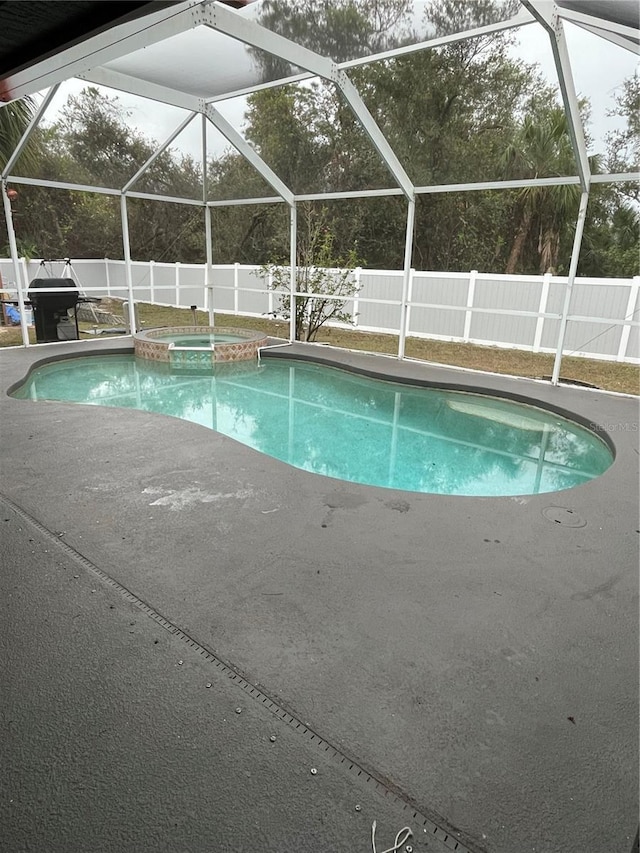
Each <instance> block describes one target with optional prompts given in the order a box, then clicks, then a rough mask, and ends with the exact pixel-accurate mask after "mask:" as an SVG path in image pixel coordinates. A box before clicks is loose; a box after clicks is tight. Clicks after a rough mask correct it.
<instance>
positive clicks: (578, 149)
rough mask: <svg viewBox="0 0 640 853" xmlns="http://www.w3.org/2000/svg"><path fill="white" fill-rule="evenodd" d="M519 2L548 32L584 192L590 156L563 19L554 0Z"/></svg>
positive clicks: (587, 181)
mask: <svg viewBox="0 0 640 853" xmlns="http://www.w3.org/2000/svg"><path fill="white" fill-rule="evenodd" d="M520 2H521V3H522V4H523V5H524V6H525V7H526V8H527V9H528V10H529V11H530V12H531V14H532V15H533V16H534V18H535V19H536V20H537V21H538V22H539V23H540V24H542V26H543V27H544V29H545V30H546V31H547V33H548V35H549V41H550V43H551V51H552V53H553V61H554V63H555V66H556V72H557V74H558V84H559V86H560V92H561V94H562V100H563V103H564V108H565V112H566V114H567V119H568V124H569V136H570V138H571V144H572V145H573V152H574V155H575V158H576V165H577V168H578V174H579V176H580V187H581V189H582V191H583V192H587V191H588V189H589V182H590V180H591V169H590V168H589V157H588V155H587V145H586V142H585V139H584V129H583V126H582V117H581V115H580V108H579V106H578V98H577V95H576V89H575V85H574V82H573V73H572V71H571V60H570V58H569V51H568V48H567V40H566V37H565V34H564V28H563V25H562V20H561V18H560V15H559V8H558V6H557V5H556V4H555V3H554V2H553V0H520Z"/></svg>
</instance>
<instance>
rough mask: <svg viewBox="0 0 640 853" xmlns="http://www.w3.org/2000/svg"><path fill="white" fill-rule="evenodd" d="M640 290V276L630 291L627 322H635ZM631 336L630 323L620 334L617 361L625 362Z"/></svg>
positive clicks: (634, 280)
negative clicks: (639, 290)
mask: <svg viewBox="0 0 640 853" xmlns="http://www.w3.org/2000/svg"><path fill="white" fill-rule="evenodd" d="M639 288H640V275H636V276H634V277H633V280H632V282H631V288H630V290H629V299H628V300H627V309H626V311H625V312H624V319H625V320H633V317H634V315H635V313H636V304H637V302H638V289H639ZM630 335H631V326H630V325H629V324H628V323H625V325H624V326H623V327H622V332H621V333H620V345H619V347H618V355H617V356H616V361H624V359H625V356H626V355H627V347H628V346H629V337H630Z"/></svg>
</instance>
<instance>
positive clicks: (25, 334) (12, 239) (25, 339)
mask: <svg viewBox="0 0 640 853" xmlns="http://www.w3.org/2000/svg"><path fill="white" fill-rule="evenodd" d="M2 204H3V205H4V215H5V219H6V220H7V233H8V235H9V248H10V251H11V260H12V262H13V274H14V277H15V280H16V288H17V290H18V310H19V311H20V331H21V332H22V343H23V345H24V346H25V347H28V346H29V329H28V328H27V318H26V317H25V311H24V295H23V290H22V283H21V278H22V275H21V270H20V259H19V258H18V244H17V243H16V232H15V231H14V228H13V214H12V213H11V200H10V198H9V195H8V193H7V184H6V182H5V181H2Z"/></svg>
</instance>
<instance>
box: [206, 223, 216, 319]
mask: <svg viewBox="0 0 640 853" xmlns="http://www.w3.org/2000/svg"><path fill="white" fill-rule="evenodd" d="M204 233H205V243H206V246H205V248H206V253H207V266H206V274H205V292H206V298H207V300H208V301H207V308H208V309H209V325H210V326H213V325H214V323H215V316H214V308H215V303H214V299H213V242H212V239H211V235H212V231H211V208H210V207H208V206H205V208H204Z"/></svg>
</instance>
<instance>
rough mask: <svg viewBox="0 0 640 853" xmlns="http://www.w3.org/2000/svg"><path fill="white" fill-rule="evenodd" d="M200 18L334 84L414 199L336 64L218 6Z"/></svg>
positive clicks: (380, 135)
mask: <svg viewBox="0 0 640 853" xmlns="http://www.w3.org/2000/svg"><path fill="white" fill-rule="evenodd" d="M203 16H204V21H203V22H204V23H205V24H206V25H207V26H209V27H210V28H211V29H213V30H216V31H218V32H222V33H224V34H225V35H228V36H231V37H232V38H235V39H238V40H239V41H242V42H243V43H244V44H249V45H251V46H252V47H255V48H257V49H259V50H264V51H266V52H267V53H271V54H273V55H274V56H278V57H280V58H281V59H285V60H287V62H290V63H291V64H292V65H297V66H298V67H300V68H304V69H306V70H307V71H311V72H313V74H315V75H317V76H318V77H322V78H323V79H325V80H328V81H329V82H331V83H334V84H335V85H336V86H337V87H338V89H339V90H340V91H341V92H342V94H343V96H344V98H345V100H346V101H347V103H348V104H349V106H350V107H351V109H352V111H353V112H354V114H355V116H356V118H357V119H358V121H359V122H360V124H361V125H362V127H363V129H364V131H365V133H366V134H367V136H368V137H369V139H370V140H371V142H372V143H373V145H374V147H375V148H376V150H377V151H378V153H379V154H380V156H381V157H382V159H383V161H384V163H385V165H386V167H387V169H388V170H389V171H390V172H391V174H392V175H393V178H394V179H395V181H396V182H397V184H398V186H399V187H401V189H402V191H403V192H404V194H405V195H406V196H407V198H413V183H412V182H411V179H410V178H409V176H408V175H407V173H406V172H405V170H404V167H403V166H402V164H401V163H400V161H399V160H398V158H397V157H396V154H395V152H394V151H393V149H392V148H391V146H390V145H389V143H388V141H387V139H386V137H385V136H384V134H383V133H382V131H381V130H380V128H379V127H378V125H377V124H376V123H375V121H374V120H373V117H372V116H371V113H370V112H369V110H368V109H367V107H366V106H365V104H364V101H363V100H362V98H361V97H360V95H359V93H358V91H357V90H356V88H355V86H354V85H353V83H352V82H351V80H350V79H349V78H348V77H347V75H346V73H345V72H344V71H342V70H341V69H340V68H339V67H338V65H337V63H335V62H334V61H333V60H331V59H328V58H327V57H325V56H320V54H318V53H315V52H314V51H312V50H309V49H308V48H306V47H302V46H301V45H299V44H296V43H295V42H293V41H290V40H289V39H287V38H284V37H283V36H280V35H278V34H277V33H273V32H271V31H270V30H267V29H265V28H264V27H261V26H260V25H259V24H256V23H255V22H254V21H250V20H248V19H247V18H244V17H242V16H241V15H238V14H237V13H236V12H232V11H231V10H230V9H228V8H227V7H226V6H221V5H220V4H218V3H215V4H214V5H213V6H210V7H207V9H206V11H204V12H203Z"/></svg>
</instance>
